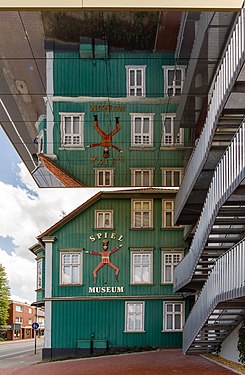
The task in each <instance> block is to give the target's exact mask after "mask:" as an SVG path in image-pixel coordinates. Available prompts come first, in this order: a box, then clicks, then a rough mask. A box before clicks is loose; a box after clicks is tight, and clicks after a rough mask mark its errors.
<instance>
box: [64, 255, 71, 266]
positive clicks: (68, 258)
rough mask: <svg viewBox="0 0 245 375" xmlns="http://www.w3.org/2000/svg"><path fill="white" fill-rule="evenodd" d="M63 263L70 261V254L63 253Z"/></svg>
mask: <svg viewBox="0 0 245 375" xmlns="http://www.w3.org/2000/svg"><path fill="white" fill-rule="evenodd" d="M63 263H64V264H69V263H70V255H63Z"/></svg>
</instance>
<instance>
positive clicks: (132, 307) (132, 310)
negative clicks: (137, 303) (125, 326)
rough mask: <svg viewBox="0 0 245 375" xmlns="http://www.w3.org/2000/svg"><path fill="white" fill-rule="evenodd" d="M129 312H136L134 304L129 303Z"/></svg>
mask: <svg viewBox="0 0 245 375" xmlns="http://www.w3.org/2000/svg"><path fill="white" fill-rule="evenodd" d="M128 312H129V313H132V312H134V304H133V303H129V304H128Z"/></svg>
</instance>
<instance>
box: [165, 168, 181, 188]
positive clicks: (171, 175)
mask: <svg viewBox="0 0 245 375" xmlns="http://www.w3.org/2000/svg"><path fill="white" fill-rule="evenodd" d="M182 175H183V170H182V169H181V168H178V169H177V168H176V169H171V168H162V186H165V187H178V186H180V184H181V182H182Z"/></svg>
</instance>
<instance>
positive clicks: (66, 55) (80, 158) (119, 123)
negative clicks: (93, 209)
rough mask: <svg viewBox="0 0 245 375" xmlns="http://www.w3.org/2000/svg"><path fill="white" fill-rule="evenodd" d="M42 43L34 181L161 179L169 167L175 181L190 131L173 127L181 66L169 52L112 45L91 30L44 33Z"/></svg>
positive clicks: (94, 183) (98, 183)
mask: <svg viewBox="0 0 245 375" xmlns="http://www.w3.org/2000/svg"><path fill="white" fill-rule="evenodd" d="M45 48H46V60H47V96H46V99H45V100H46V108H47V113H46V115H45V116H42V117H41V118H40V120H39V121H38V122H37V124H36V126H37V130H38V137H37V142H38V145H39V151H38V154H39V161H40V163H39V165H38V167H37V168H36V170H35V171H34V172H33V177H34V178H35V180H36V181H37V182H38V184H39V185H40V186H67V185H66V183H65V182H64V179H63V178H62V177H61V173H66V174H68V175H69V176H70V177H71V178H73V179H74V186H77V185H76V184H80V186H89V187H112V186H119V187H125V186H138V187H142V186H157V187H161V186H167V182H166V173H170V171H171V173H173V174H175V177H173V178H172V177H171V178H172V186H179V184H180V181H181V178H182V168H183V162H184V146H185V145H186V144H187V142H188V136H189V134H188V132H186V133H185V134H184V132H183V129H181V131H180V133H179V135H178V136H177V134H175V133H174V126H175V114H176V109H177V105H178V101H179V96H180V94H181V92H182V88H183V81H184V74H185V67H184V65H183V64H182V65H181V64H180V63H179V65H176V60H175V59H174V54H173V53H169V52H168V53H167V52H162V53H153V52H151V51H145V52H144V51H124V50H120V49H113V48H108V45H107V44H106V43H105V42H104V41H101V40H92V39H88V38H81V41H80V43H77V44H64V43H63V44H62V43H58V42H54V41H47V42H46V46H45ZM95 116H96V117H95ZM43 157H45V158H43ZM47 160H48V161H49V163H47ZM45 169H46V171H45ZM45 173H46V175H48V174H50V175H52V176H53V180H52V181H49V179H48V178H46V179H45V176H44V177H43V176H42V174H44V175H45ZM70 186H72V184H71V185H69V187H70ZM78 186H79V185H78Z"/></svg>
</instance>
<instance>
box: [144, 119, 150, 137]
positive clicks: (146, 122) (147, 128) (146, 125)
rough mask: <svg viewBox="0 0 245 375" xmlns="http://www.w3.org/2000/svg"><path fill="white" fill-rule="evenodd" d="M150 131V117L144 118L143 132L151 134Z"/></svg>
mask: <svg viewBox="0 0 245 375" xmlns="http://www.w3.org/2000/svg"><path fill="white" fill-rule="evenodd" d="M149 132H150V119H149V118H144V122H143V133H146V134H149Z"/></svg>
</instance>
